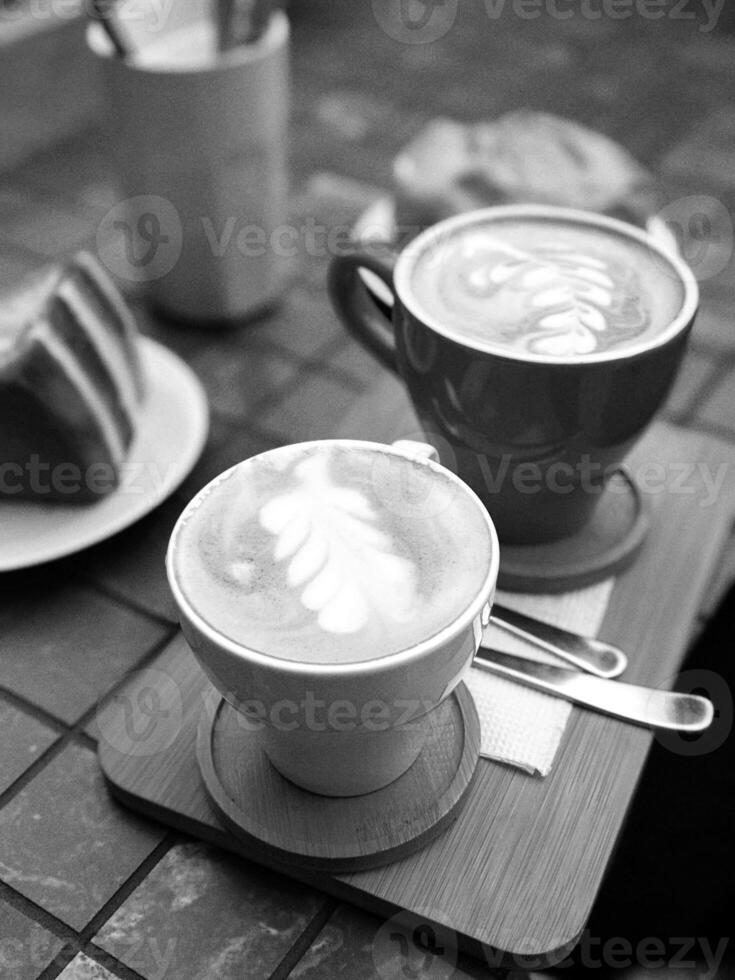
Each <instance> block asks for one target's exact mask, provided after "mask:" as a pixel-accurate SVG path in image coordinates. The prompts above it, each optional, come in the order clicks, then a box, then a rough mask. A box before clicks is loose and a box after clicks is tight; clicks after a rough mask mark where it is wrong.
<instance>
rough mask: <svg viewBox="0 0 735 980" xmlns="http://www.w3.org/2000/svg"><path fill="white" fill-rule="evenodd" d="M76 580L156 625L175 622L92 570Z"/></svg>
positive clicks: (80, 574) (81, 574) (168, 624)
mask: <svg viewBox="0 0 735 980" xmlns="http://www.w3.org/2000/svg"><path fill="white" fill-rule="evenodd" d="M175 493H176V491H175V490H174V491H173V492H172V494H171V496H173V495H174V494H175ZM78 581H79V582H80V583H81V584H82V585H84V586H85V587H86V588H88V589H92V590H93V591H94V592H96V593H97V594H98V595H100V596H102V597H103V598H105V599H109V601H110V602H112V603H114V604H115V605H116V606H120V607H122V608H124V609H126V610H127V611H128V612H134V613H137V614H138V615H141V616H145V618H146V619H149V620H150V621H151V622H152V623H156V624H157V625H158V626H168V627H171V626H174V625H175V624H174V623H173V622H172V621H171V620H170V619H166V617H165V616H161V615H160V614H159V613H156V612H153V611H152V610H151V609H147V608H146V607H145V606H143V605H141V604H140V603H138V602H135V601H134V600H132V599H129V598H128V597H127V596H126V595H123V594H122V593H121V592H118V591H117V590H116V589H115V588H114V586H113V587H112V588H111V587H110V586H109V585H107V583H105V582H100V581H98V580H97V579H96V578H94V577H93V573H92V572H87V571H85V572H80V573H79V578H78Z"/></svg>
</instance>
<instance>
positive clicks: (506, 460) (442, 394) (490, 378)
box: [329, 206, 698, 544]
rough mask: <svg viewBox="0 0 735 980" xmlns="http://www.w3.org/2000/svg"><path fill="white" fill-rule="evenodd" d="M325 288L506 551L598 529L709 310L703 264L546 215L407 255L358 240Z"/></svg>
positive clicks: (578, 218)
mask: <svg viewBox="0 0 735 980" xmlns="http://www.w3.org/2000/svg"><path fill="white" fill-rule="evenodd" d="M363 270H366V271H367V272H369V273H373V274H374V275H376V276H378V277H379V279H380V280H382V282H383V283H384V284H385V286H386V287H387V288H388V289H389V290H390V293H391V294H392V296H393V311H392V319H391V318H390V313H389V311H388V310H387V307H386V306H384V305H381V304H380V302H378V301H376V295H375V292H374V291H373V290H372V289H368V288H366V285H365V277H364V276H363V275H362V274H361V272H362V271H363ZM329 292H330V296H331V300H332V303H333V305H334V307H335V309H336V311H337V313H338V314H339V315H340V317H341V319H342V320H343V322H344V324H345V326H346V327H347V329H348V330H349V331H350V332H351V333H352V334H353V335H354V336H355V337H356V338H357V339H358V340H359V341H360V342H361V343H362V344H364V345H365V346H366V347H367V348H368V349H369V350H370V351H371V352H372V353H373V354H374V355H376V356H377V358H378V359H379V360H380V361H382V363H383V364H385V365H386V366H388V367H389V368H391V369H392V370H395V371H397V372H398V373H399V374H400V375H401V377H402V378H403V380H404V382H405V384H406V386H407V388H408V391H409V393H410V396H411V399H412V401H413V404H414V407H415V409H416V412H417V414H418V416H419V418H420V421H421V424H422V426H423V427H424V429H425V432H426V436H427V438H428V440H429V441H430V442H431V443H432V444H433V445H434V446H435V447H436V449H437V450H438V452H439V455H440V458H441V461H442V463H443V464H444V465H445V466H447V467H449V468H450V469H453V470H454V471H455V472H456V473H457V474H458V475H459V476H460V477H461V478H462V479H463V480H464V481H465V482H466V483H468V484H469V485H470V486H471V487H472V489H473V490H474V491H475V492H476V493H477V494H478V496H479V497H480V498H481V500H482V501H483V503H484V504H485V506H486V507H487V509H488V511H489V512H490V514H491V516H492V518H493V522H494V523H495V526H496V528H497V530H498V535H499V537H500V541H501V543H503V542H505V543H508V544H541V543H544V542H549V541H554V540H557V539H560V538H563V537H566V536H567V535H571V534H574V533H576V532H577V531H579V530H580V529H581V528H582V527H583V526H584V525H585V524H586V523H587V522H588V521H589V519H590V517H591V516H592V513H593V511H594V509H595V507H596V505H597V503H598V501H599V500H600V496H601V493H602V490H603V488H604V486H605V484H606V481H607V480H608V478H609V477H610V475H611V474H612V472H613V471H615V470H616V469H618V468H619V466H620V463H621V460H622V459H623V457H624V456H625V454H626V453H627V451H628V450H629V448H630V447H631V445H632V444H633V442H634V441H635V440H636V439H637V438H638V436H639V435H640V434H641V432H642V431H643V429H644V428H645V427H646V426H647V424H648V423H649V422H650V421H651V419H652V418H653V416H654V415H655V413H656V411H657V410H658V409H659V408H660V406H661V404H662V402H663V401H664V399H665V398H666V395H667V393H668V391H669V389H670V387H671V384H672V382H673V380H674V377H675V375H676V372H677V369H678V367H679V364H680V362H681V359H682V355H683V352H684V348H685V343H686V339H687V336H688V333H689V330H690V329H691V326H692V324H693V322H694V317H695V314H696V309H697V303H698V289H697V283H696V280H695V278H694V276H693V274H692V272H691V270H690V269H689V268H688V267H687V266H686V265H685V264H684V263H683V262H682V261H681V260H680V259H678V258H677V257H675V256H674V255H673V254H671V253H670V252H669V250H667V248H666V247H664V246H663V245H661V244H659V243H658V242H657V241H655V240H654V239H653V238H652V237H651V236H650V235H649V234H647V233H646V232H644V231H642V230H640V229H638V228H635V227H633V226H632V225H627V224H626V223H624V222H621V221H617V220H614V219H611V218H606V217H602V216H599V215H595V214H589V213H586V212H579V211H572V210H568V209H564V208H554V207H543V206H510V207H498V208H487V209H484V210H482V211H476V212H472V213H471V214H466V215H460V216H458V217H455V218H449V219H447V220H445V221H442V222H440V223H439V224H437V225H434V226H432V227H431V228H429V229H427V230H426V231H424V232H423V233H421V234H420V235H419V236H418V237H417V238H415V239H413V240H412V241H411V242H410V243H409V244H408V245H407V246H406V247H405V248H404V249H403V250H402V251H401V252H400V254H399V255H398V256H397V257H395V256H393V255H391V254H390V253H389V251H388V249H387V248H385V247H383V248H382V249H381V247H380V246H379V245H378V246H371V247H365V248H358V247H356V248H355V250H354V251H353V252H351V253H348V254H344V255H340V256H338V257H336V258H334V259H333V261H332V263H331V266H330V270H329Z"/></svg>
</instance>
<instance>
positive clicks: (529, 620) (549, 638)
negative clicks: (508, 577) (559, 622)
mask: <svg viewBox="0 0 735 980" xmlns="http://www.w3.org/2000/svg"><path fill="white" fill-rule="evenodd" d="M490 619H491V622H493V623H494V624H495V625H496V626H498V627H500V629H502V630H505V631H506V632H507V633H512V634H513V635H514V636H520V637H521V638H522V639H524V640H527V641H528V642H529V643H533V644H534V645H535V646H538V647H540V648H541V649H542V650H547V651H548V652H549V653H555V654H556V655H557V656H558V657H562V658H563V659H564V660H566V661H568V662H569V663H571V664H574V666H575V667H578V668H579V669H580V670H584V671H587V673H590V674H596V675H597V677H606V678H611V677H618V676H619V675H620V674H622V672H623V671H624V670H625V668H626V667H627V666H628V658H627V657H626V656H625V654H624V653H623V651H622V650H620V649H619V648H618V647H616V646H613V645H612V644H611V643H605V642H604V641H602V640H596V639H594V637H590V636H580V635H579V634H578V633H572V632H570V631H569V630H565V629H562V628H561V627H559V626H552V625H551V623H544V622H542V621H541V620H540V619H534V618H533V616H526V615H525V614H524V613H519V612H516V611H515V610H514V609H507V608H506V607H505V606H500V605H498V604H497V603H494V604H493V611H492V616H491V617H490Z"/></svg>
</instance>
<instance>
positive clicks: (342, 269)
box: [327, 249, 398, 371]
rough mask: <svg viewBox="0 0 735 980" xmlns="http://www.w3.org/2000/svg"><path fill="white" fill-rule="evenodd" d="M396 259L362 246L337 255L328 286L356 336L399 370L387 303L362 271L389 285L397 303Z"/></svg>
mask: <svg viewBox="0 0 735 980" xmlns="http://www.w3.org/2000/svg"><path fill="white" fill-rule="evenodd" d="M394 263H395V258H394V259H393V261H390V260H388V259H384V258H381V257H378V256H376V255H371V254H370V253H369V252H366V251H364V250H363V249H360V250H356V251H354V252H347V253H345V254H344V255H337V256H335V257H334V258H333V259H332V261H331V264H330V266H329V273H328V276H327V289H328V291H329V296H330V299H331V301H332V305H333V307H334V309H335V310H336V312H337V315H338V316H339V318H340V319H341V320H342V323H343V324H344V325H345V327H346V328H347V329H348V330H349V332H350V333H351V334H352V336H353V337H355V339H356V340H358V341H359V342H360V343H361V344H362V345H363V346H364V347H366V348H367V349H368V350H369V351H370V352H371V353H372V354H374V355H375V357H377V358H378V360H379V361H381V363H383V364H384V365H385V366H386V367H387V368H390V370H391V371H397V370H398V367H397V364H396V338H395V334H394V333H393V326H392V324H391V319H390V315H389V313H388V312H387V306H386V307H383V309H386V312H383V309H381V306H382V304H381V303H380V301H379V300H378V299H377V298H376V297H375V296H374V295H373V293H372V291H371V290H369V289H368V288H367V286H366V285H365V282H364V281H363V279H362V276H361V275H360V272H361V270H366V271H368V272H372V273H373V274H374V275H376V276H377V277H378V278H379V279H380V280H381V282H382V283H384V285H385V286H386V287H387V289H388V290H389V291H390V293H391V294H392V295H393V301H394V302H395V295H396V294H395V288H394V286H393V268H394Z"/></svg>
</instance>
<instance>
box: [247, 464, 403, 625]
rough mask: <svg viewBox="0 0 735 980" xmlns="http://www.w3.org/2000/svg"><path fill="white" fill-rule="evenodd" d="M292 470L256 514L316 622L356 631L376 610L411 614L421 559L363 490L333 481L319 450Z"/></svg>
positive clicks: (391, 615) (389, 615) (394, 616)
mask: <svg viewBox="0 0 735 980" xmlns="http://www.w3.org/2000/svg"><path fill="white" fill-rule="evenodd" d="M294 475H295V476H296V477H297V478H298V485H297V487H296V488H295V489H294V490H292V491H290V492H289V493H286V494H282V495H280V496H278V497H274V498H273V500H269V501H268V503H267V504H265V505H264V506H263V507H261V509H260V514H259V519H260V523H261V524H262V526H263V527H264V528H266V529H267V530H268V531H270V532H271V533H272V534H273V535H274V537H275V542H274V548H273V557H274V559H275V561H276V562H281V561H284V560H287V561H288V568H287V572H286V581H287V583H288V585H289V586H290V587H291V588H292V589H294V590H298V592H299V598H300V599H301V603H302V604H303V605H304V607H305V608H306V609H309V610H311V611H312V612H314V613H315V614H316V616H317V622H318V623H319V626H320V627H321V628H322V629H323V630H326V631H327V632H330V633H355V632H357V631H358V630H361V629H364V628H365V627H366V626H367V624H368V622H369V620H370V617H371V614H372V615H380V616H383V617H384V618H386V619H388V620H394V621H396V622H401V621H403V622H405V621H406V620H408V619H410V617H411V615H412V613H413V611H414V609H415V608H416V605H417V603H418V599H419V596H418V582H417V579H418V569H417V567H416V563H415V562H414V561H412V560H411V559H409V558H406V557H404V556H403V555H399V554H397V553H396V543H395V541H394V540H393V538H392V536H391V535H390V534H387V533H386V532H385V531H384V530H382V529H381V528H379V527H378V526H377V524H376V521H377V515H376V511H375V508H374V507H373V506H372V505H371V503H370V501H369V500H368V499H367V497H366V496H365V494H364V493H362V492H361V491H359V490H356V489H354V488H352V487H344V486H337V485H335V483H334V481H333V480H332V479H331V477H330V474H329V469H328V466H327V460H326V458H324V457H322V456H314V457H312V458H310V459H305V460H303V461H302V462H301V463H299V464H298V465H297V466H295V467H294ZM302 589H303V591H301V590H302Z"/></svg>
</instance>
